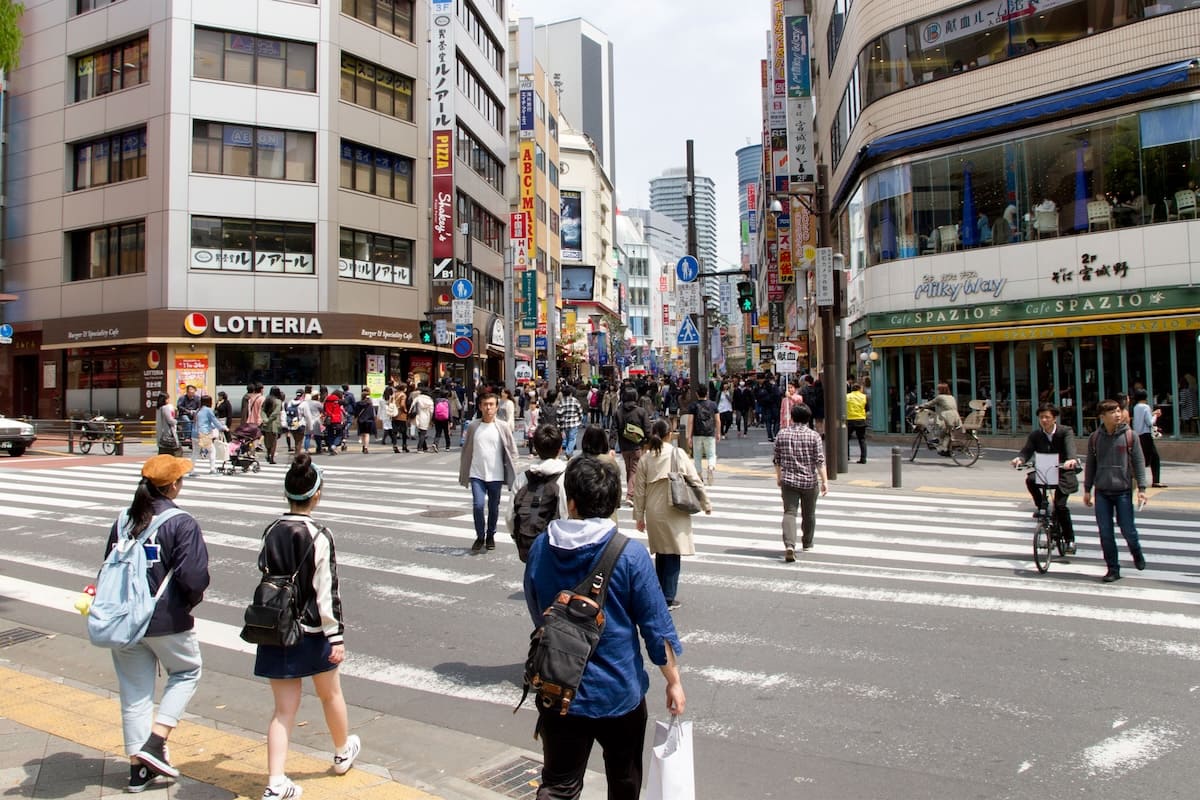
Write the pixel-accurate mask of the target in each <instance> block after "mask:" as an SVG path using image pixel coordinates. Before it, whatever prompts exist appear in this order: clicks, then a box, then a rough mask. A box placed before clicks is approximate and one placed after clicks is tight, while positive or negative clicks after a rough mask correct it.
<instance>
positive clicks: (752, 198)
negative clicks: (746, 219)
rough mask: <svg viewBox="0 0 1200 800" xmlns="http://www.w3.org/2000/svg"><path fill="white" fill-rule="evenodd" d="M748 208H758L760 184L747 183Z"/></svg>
mask: <svg viewBox="0 0 1200 800" xmlns="http://www.w3.org/2000/svg"><path fill="white" fill-rule="evenodd" d="M746 208H747V209H749V210H750V211H756V210H757V209H758V184H757V183H749V184H746Z"/></svg>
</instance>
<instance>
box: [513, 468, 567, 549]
mask: <svg viewBox="0 0 1200 800" xmlns="http://www.w3.org/2000/svg"><path fill="white" fill-rule="evenodd" d="M513 509H514V513H513V521H514V523H515V528H516V529H515V530H513V531H510V533H511V534H512V538H513V542H515V543H516V545H517V557H518V558H520V559H521V562H522V563H524V562H525V561H527V560H529V548H530V547H532V546H533V540H534V539H536V538H537V537H539V536H541V535H542V534H543V533H545V531H546V528H547V527H548V526H549V525H550V521H551V520H555V519H558V475H545V474H543V473H541V472H534V471H533V470H531V469H528V470H525V485H524V486H522V487H521V488H520V489H518V490H517V494H516V497H514V498H513Z"/></svg>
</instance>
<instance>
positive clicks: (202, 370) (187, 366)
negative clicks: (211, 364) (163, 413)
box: [175, 353, 208, 397]
mask: <svg viewBox="0 0 1200 800" xmlns="http://www.w3.org/2000/svg"><path fill="white" fill-rule="evenodd" d="M207 380H208V355H207V354H206V353H205V354H192V355H187V356H175V384H176V386H175V397H179V396H180V395H183V394H185V393H186V392H187V387H188V386H195V387H196V393H197V394H198V395H200V396H204V395H206V394H208V391H207V390H206V388H205V381H207Z"/></svg>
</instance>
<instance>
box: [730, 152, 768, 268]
mask: <svg viewBox="0 0 1200 800" xmlns="http://www.w3.org/2000/svg"><path fill="white" fill-rule="evenodd" d="M735 155H736V156H737V164H738V242H739V243H740V245H741V248H740V252H741V254H742V266H743V267H746V266H748V265H749V254H750V246H751V245H750V238H749V237H750V231H749V226H748V223H749V220H750V208H749V206H748V204H747V191H748V189H749V187H750V184H752V183H753V184H756V183H758V178H759V175H761V174H762V158H763V152H762V145H761V144H750V145H746V146H745V147H743V148H741V149H739V150H738V151H737V153H736V154H735Z"/></svg>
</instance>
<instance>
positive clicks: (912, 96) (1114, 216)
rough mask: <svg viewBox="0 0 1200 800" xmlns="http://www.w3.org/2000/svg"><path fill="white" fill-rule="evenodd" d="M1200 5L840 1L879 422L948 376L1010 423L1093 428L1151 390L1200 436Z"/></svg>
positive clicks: (816, 53)
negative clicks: (1046, 406)
mask: <svg viewBox="0 0 1200 800" xmlns="http://www.w3.org/2000/svg"><path fill="white" fill-rule="evenodd" d="M1193 6H1194V4H1193V3H1186V2H1176V3H1172V2H1166V3H1154V4H1142V3H1107V2H1100V1H1098V0H1089V1H1088V2H1031V0H1013V1H1012V2H1009V3H1008V4H1007V8H1008V10H1009V11H1010V12H1011V13H1009V14H1006V15H1001V14H1000V13H999V12H998V11H997V6H996V4H994V3H991V4H989V3H958V2H929V3H923V4H921V5H920V6H919V12H920V13H919V14H918V13H916V10H914V8H915V7H912V6H902V5H897V4H894V3H889V2H883V0H859V1H858V2H856V3H854V4H853V5H852V6H851V5H850V4H849V3H842V2H838V3H832V4H819V7H818V8H817V9H816V11H815V16H814V17H813V18H812V20H811V25H810V29H811V30H812V32H813V44H812V50H813V58H814V60H815V62H816V63H817V64H818V65H819V69H818V70H817V72H818V73H819V77H817V78H814V95H815V96H816V99H817V108H818V113H817V120H818V121H817V128H816V138H817V148H818V158H819V160H820V161H821V162H822V163H823V164H825V165H827V166H828V168H829V174H830V180H829V185H828V186H827V187H826V188H827V192H828V196H829V206H828V211H829V215H830V221H831V227H832V239H833V241H832V242H831V244H832V245H833V247H834V248H835V249H836V250H837V251H839V252H841V253H843V254H844V255H845V258H846V265H847V270H848V278H849V286H848V290H847V300H848V302H847V308H846V309H845V314H846V317H845V318H846V323H847V326H848V334H849V342H850V345H851V346H850V353H849V356H848V359H847V360H848V361H849V362H850V363H851V365H852V366H851V367H850V369H851V370H855V369H861V371H864V372H865V373H867V374H868V375H869V377H870V378H871V380H872V385H873V393H872V399H873V404H872V405H873V412H872V413H873V424H874V427H875V428H876V429H877V430H893V431H897V430H902V429H903V427H902V426H903V418H904V413H905V408H906V407H907V406H908V405H909V404H910V403H911V402H912V401H914V400H916V399H917V398H928V397H929V396H930V395H931V393H932V392H933V390H934V387H935V386H936V384H938V383H939V382H946V383H948V384H950V385H951V386H952V387H953V389H952V391H953V392H954V393H955V395H956V396H957V397H958V399H959V402H960V405H962V407H963V409H964V410H965V409H966V405H967V403H968V402H969V401H970V400H972V399H975V398H980V399H987V400H990V401H991V409H990V411H989V417H988V420H987V427H988V429H990V430H991V431H994V432H997V433H1010V434H1017V433H1020V432H1022V431H1026V430H1028V429H1029V428H1030V427H1031V426H1032V425H1033V423H1034V413H1035V411H1036V408H1037V406H1038V405H1039V403H1042V402H1047V401H1053V402H1056V403H1058V404H1059V405H1060V406H1062V407H1063V409H1064V412H1065V419H1066V421H1067V422H1068V424H1070V425H1072V426H1073V427H1075V428H1076V429H1077V430H1082V431H1088V430H1091V429H1093V428H1094V427H1095V425H1096V406H1097V404H1098V403H1099V401H1101V400H1103V399H1105V398H1111V397H1114V396H1115V395H1116V394H1117V393H1120V392H1128V391H1130V390H1131V389H1135V388H1139V387H1141V388H1145V389H1146V390H1147V392H1148V393H1149V397H1150V402H1151V403H1152V404H1153V405H1154V406H1155V407H1156V408H1158V409H1159V410H1161V411H1162V416H1161V417H1160V419H1159V425H1160V427H1161V428H1162V430H1163V432H1164V435H1166V436H1167V437H1189V436H1190V437H1194V436H1196V435H1197V403H1196V392H1197V389H1196V376H1197V375H1200V362H1198V361H1197V357H1198V353H1197V346H1196V343H1197V331H1198V330H1200V313H1198V312H1200V294H1197V292H1196V289H1195V288H1194V287H1195V285H1196V277H1197V271H1198V270H1200V220H1198V219H1197V217H1198V214H1197V210H1196V209H1197V195H1196V190H1197V186H1198V184H1200V72H1198V71H1197V62H1196V61H1195V57H1196V48H1195V43H1196V42H1197V41H1198V40H1200V39H1198V37H1200V9H1197V8H1194V7H1193ZM1002 7H1003V6H1002ZM1118 53H1119V54H1120V56H1119V57H1117V55H1116V54H1118ZM881 401H882V402H881Z"/></svg>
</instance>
